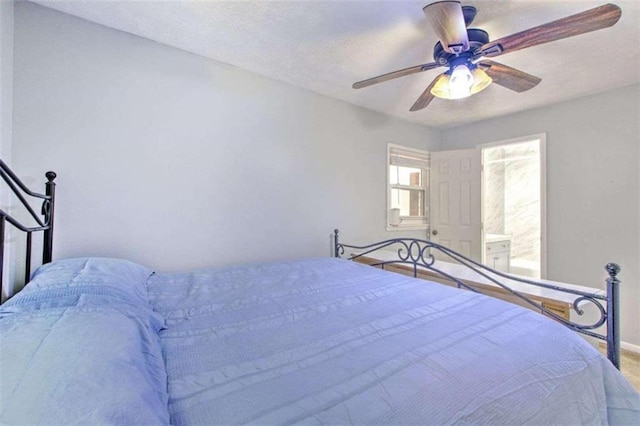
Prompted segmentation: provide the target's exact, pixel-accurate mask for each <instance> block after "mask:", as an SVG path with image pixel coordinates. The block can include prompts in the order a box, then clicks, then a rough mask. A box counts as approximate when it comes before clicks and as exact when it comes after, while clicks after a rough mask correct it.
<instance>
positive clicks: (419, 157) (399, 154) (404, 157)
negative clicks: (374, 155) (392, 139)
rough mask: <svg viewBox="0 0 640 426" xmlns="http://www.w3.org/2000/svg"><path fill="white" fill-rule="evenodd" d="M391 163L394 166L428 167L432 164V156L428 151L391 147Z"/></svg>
mask: <svg viewBox="0 0 640 426" xmlns="http://www.w3.org/2000/svg"><path fill="white" fill-rule="evenodd" d="M389 164H391V165H392V166H403V167H415V168H417V169H428V168H429V167H430V166H431V158H430V155H429V154H428V153H422V152H416V151H410V150H408V149H402V148H396V147H390V148H389Z"/></svg>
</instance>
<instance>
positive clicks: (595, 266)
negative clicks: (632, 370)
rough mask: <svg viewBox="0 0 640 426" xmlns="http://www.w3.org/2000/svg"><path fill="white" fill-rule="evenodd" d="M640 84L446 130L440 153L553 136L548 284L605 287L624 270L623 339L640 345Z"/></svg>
mask: <svg viewBox="0 0 640 426" xmlns="http://www.w3.org/2000/svg"><path fill="white" fill-rule="evenodd" d="M639 118H640V85H634V86H630V87H625V88H622V89H619V90H615V91H612V92H609V93H605V94H600V95H595V96H590V97H585V98H581V99H576V100H573V101H570V102H565V103H561V104H557V105H554V106H551V107H546V108H541V109H536V110H532V111H528V112H523V113H519V114H515V115H511V116H508V117H502V118H499V119H495V120H486V121H483V122H480V123H476V124H471V125H468V126H463V127H459V128H455V129H450V130H447V131H444V132H443V135H442V136H443V139H442V149H462V148H468V147H473V146H475V145H478V144H482V143H488V142H492V141H499V140H505V139H509V138H514V137H518V136H525V135H530V134H536V133H541V132H546V133H547V229H548V240H547V241H548V270H547V271H548V278H549V279H552V280H559V281H566V282H574V283H576V284H581V285H588V286H592V287H601V288H604V280H605V278H606V274H605V272H604V270H603V267H604V265H605V264H606V263H607V262H610V261H615V262H617V263H619V264H620V266H621V268H622V272H621V274H620V279H621V281H622V284H621V299H622V339H623V340H625V341H627V342H629V343H632V344H635V345H638V344H640V315H639V313H640V269H639V268H640V262H639V257H640V249H639V246H638V240H639V239H640V238H639V233H638V230H639V228H640V225H639V220H640V219H639V218H640V212H639V210H638V201H639V200H638V198H639V193H640V185H639V177H638V170H639V169H640V168H639V167H638V164H639V159H638V145H639V140H640V120H639Z"/></svg>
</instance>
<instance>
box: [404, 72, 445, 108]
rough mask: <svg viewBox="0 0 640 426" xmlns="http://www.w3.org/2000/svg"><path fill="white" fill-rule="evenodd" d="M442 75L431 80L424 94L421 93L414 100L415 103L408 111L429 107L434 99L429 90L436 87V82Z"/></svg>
mask: <svg viewBox="0 0 640 426" xmlns="http://www.w3.org/2000/svg"><path fill="white" fill-rule="evenodd" d="M443 75H444V73H443V74H440V75H438V76H437V77H436V78H434V79H433V81H432V82H431V84H430V85H429V86H428V87H427V88H426V89H425V90H424V92H422V94H421V95H420V97H419V98H418V99H417V100H416V102H415V103H414V104H413V106H412V107H411V109H410V110H409V111H419V110H421V109H424V108H426V107H427V105H429V104H430V103H431V101H432V100H433V98H435V96H433V95H432V94H431V89H433V86H435V85H436V82H437V81H438V79H439V78H440V77H442V76H443Z"/></svg>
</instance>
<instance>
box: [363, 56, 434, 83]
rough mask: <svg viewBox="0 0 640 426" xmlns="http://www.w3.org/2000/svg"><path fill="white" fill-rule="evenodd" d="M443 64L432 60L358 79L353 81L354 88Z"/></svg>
mask: <svg viewBox="0 0 640 426" xmlns="http://www.w3.org/2000/svg"><path fill="white" fill-rule="evenodd" d="M439 66H441V65H440V64H437V63H435V62H430V63H428V64H422V65H416V66H415V67H409V68H405V69H403V70H398V71H393V72H390V73H387V74H382V75H379V76H377V77H373V78H369V79H366V80H362V81H358V82H357V83H353V86H352V87H353V88H354V89H362V88H363V87H367V86H371V85H373V84H378V83H382V82H383V81H387V80H392V79H394V78H398V77H404V76H405V75H411V74H415V73H417V72H422V71H428V70H432V69H434V68H438V67H439Z"/></svg>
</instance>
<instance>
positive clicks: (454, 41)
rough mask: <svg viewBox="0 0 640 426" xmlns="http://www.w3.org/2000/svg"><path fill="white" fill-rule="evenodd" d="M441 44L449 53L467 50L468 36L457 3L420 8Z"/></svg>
mask: <svg viewBox="0 0 640 426" xmlns="http://www.w3.org/2000/svg"><path fill="white" fill-rule="evenodd" d="M422 10H423V11H424V14H425V15H426V16H427V20H428V21H429V23H430V24H431V26H432V27H433V30H434V31H435V32H436V35H437V36H438V40H440V43H441V44H442V48H443V49H444V50H445V51H447V52H449V53H462V52H465V51H467V50H469V36H468V35H467V25H466V23H465V21H464V14H463V13H462V6H461V5H460V2H459V1H439V2H436V3H432V4H429V5H427V6H425V7H423V8H422Z"/></svg>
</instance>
